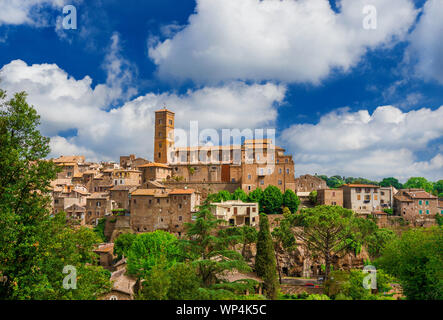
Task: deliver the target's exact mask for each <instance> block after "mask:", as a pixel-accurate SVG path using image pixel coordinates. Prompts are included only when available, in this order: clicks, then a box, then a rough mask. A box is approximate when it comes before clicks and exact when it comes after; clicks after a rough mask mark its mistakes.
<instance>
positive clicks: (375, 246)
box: [366, 229, 396, 258]
mask: <svg viewBox="0 0 443 320" xmlns="http://www.w3.org/2000/svg"><path fill="white" fill-rule="evenodd" d="M395 238H396V234H395V232H394V231H392V230H390V229H378V230H376V231H375V232H373V233H371V234H370V235H368V236H367V238H366V246H367V248H368V253H369V255H370V256H371V258H377V257H379V256H380V252H381V251H382V250H383V249H384V248H385V247H386V245H388V244H389V243H390V242H391V241H394V239H395Z"/></svg>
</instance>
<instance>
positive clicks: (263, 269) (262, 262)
mask: <svg viewBox="0 0 443 320" xmlns="http://www.w3.org/2000/svg"><path fill="white" fill-rule="evenodd" d="M255 271H256V273H257V275H258V276H259V277H261V278H262V279H263V281H264V290H265V293H266V296H267V297H268V298H269V299H276V298H277V296H278V291H279V283H278V279H277V264H276V259H275V252H274V245H273V242H272V237H271V231H270V228H269V221H268V217H267V216H266V215H265V214H261V215H260V231H259V232H258V239H257V254H256V256H255Z"/></svg>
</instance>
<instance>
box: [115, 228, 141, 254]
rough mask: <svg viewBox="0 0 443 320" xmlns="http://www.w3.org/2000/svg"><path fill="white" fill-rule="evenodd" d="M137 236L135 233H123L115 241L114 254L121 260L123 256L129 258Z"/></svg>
mask: <svg viewBox="0 0 443 320" xmlns="http://www.w3.org/2000/svg"><path fill="white" fill-rule="evenodd" d="M135 238H137V235H136V234H134V233H123V234H121V235H119V236H118V237H117V239H115V241H114V253H115V254H116V255H117V256H118V257H119V259H121V258H122V257H123V256H125V257H127V256H128V252H129V249H130V248H131V246H132V243H133V242H134V240H135Z"/></svg>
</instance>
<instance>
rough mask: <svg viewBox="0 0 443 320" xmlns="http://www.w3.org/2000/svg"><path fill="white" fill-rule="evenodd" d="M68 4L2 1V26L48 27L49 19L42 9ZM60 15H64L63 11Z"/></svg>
mask: <svg viewBox="0 0 443 320" xmlns="http://www.w3.org/2000/svg"><path fill="white" fill-rule="evenodd" d="M75 1H76V0H74V2H75ZM71 2H72V1H71ZM66 3H68V0H2V1H0V26H1V25H2V24H8V25H20V24H28V25H33V26H41V25H46V23H47V19H46V17H45V16H44V15H43V14H42V12H41V9H42V8H46V7H50V8H62V7H63V6H64V5H65V4H66ZM60 14H62V12H61V11H60Z"/></svg>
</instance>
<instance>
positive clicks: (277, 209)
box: [262, 186, 283, 214]
mask: <svg viewBox="0 0 443 320" xmlns="http://www.w3.org/2000/svg"><path fill="white" fill-rule="evenodd" d="M282 205H283V195H282V193H281V191H280V189H279V188H277V187H276V186H268V187H267V188H266V189H265V191H263V199H262V207H263V212H264V213H266V214H280V213H281V212H282Z"/></svg>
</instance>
